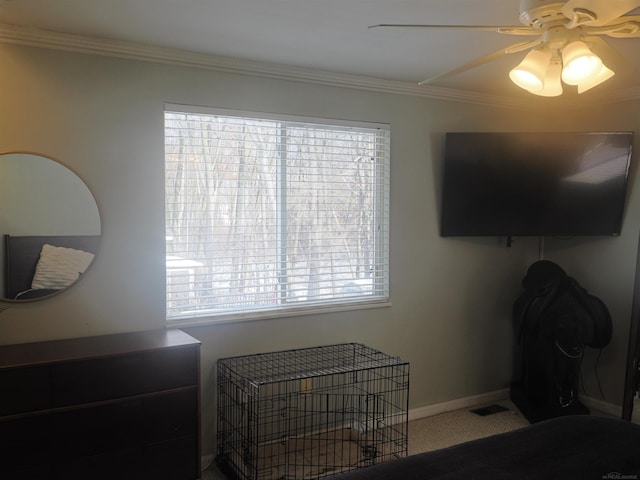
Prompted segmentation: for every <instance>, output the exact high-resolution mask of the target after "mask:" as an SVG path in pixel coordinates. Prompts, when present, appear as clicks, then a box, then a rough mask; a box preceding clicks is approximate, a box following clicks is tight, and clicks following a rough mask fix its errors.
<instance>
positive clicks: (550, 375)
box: [511, 260, 612, 422]
mask: <svg viewBox="0 0 640 480" xmlns="http://www.w3.org/2000/svg"><path fill="white" fill-rule="evenodd" d="M522 286H523V287H524V292H523V293H522V294H521V295H520V297H519V298H518V299H517V300H516V302H515V304H514V309H513V321H514V331H515V335H516V342H515V352H514V353H515V354H514V359H515V366H514V379H513V383H512V385H511V398H512V400H513V401H514V402H515V403H516V405H517V406H518V407H519V408H520V410H521V411H522V413H523V414H524V415H525V416H526V417H527V419H528V420H529V421H531V422H537V421H540V420H543V419H546V418H551V417H556V416H560V415H571V414H581V413H589V412H588V409H587V408H586V407H584V406H583V405H582V404H581V403H580V402H579V401H578V398H577V397H578V389H579V370H580V364H581V362H582V357H583V353H584V348H585V346H589V347H593V348H602V347H604V346H606V345H607V344H608V343H609V341H610V340H611V330H612V324H611V316H610V315H609V311H608V309H607V307H606V306H605V304H604V303H603V302H602V301H601V300H600V299H598V298H596V297H595V296H593V295H591V294H589V293H588V292H587V291H586V290H585V289H584V288H582V287H581V286H580V285H579V284H578V282H577V281H576V280H575V279H574V278H572V277H569V276H568V275H567V274H566V273H565V271H564V270H563V269H562V268H561V267H560V266H558V265H557V264H555V263H553V262H550V261H546V260H541V261H538V262H535V263H533V264H532V265H531V266H530V267H529V269H528V271H527V275H526V276H525V277H524V279H523V280H522Z"/></svg>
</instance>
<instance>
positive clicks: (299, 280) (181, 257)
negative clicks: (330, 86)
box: [165, 106, 389, 321]
mask: <svg viewBox="0 0 640 480" xmlns="http://www.w3.org/2000/svg"><path fill="white" fill-rule="evenodd" d="M165 199H166V232H167V236H166V251H167V267H166V273H167V275H166V279H167V296H166V300H167V318H168V320H169V321H171V320H179V319H194V318H197V317H204V316H207V317H214V320H216V319H224V318H229V317H234V318H235V317H237V316H241V317H247V316H249V317H254V316H273V315H284V314H287V312H295V313H296V314H297V313H302V311H304V310H311V311H317V309H319V308H324V307H340V308H350V307H361V306H367V305H368V306H370V305H375V304H381V303H384V302H386V301H388V295H389V293H388V292H389V280H388V278H389V272H388V270H389V262H388V256H389V255H388V215H389V213H388V212H389V128H388V126H386V125H379V124H355V123H352V122H348V123H345V122H336V121H333V120H332V121H325V120H317V119H313V120H309V119H299V118H290V117H274V116H268V115H262V114H257V115H247V114H246V113H242V114H238V113H237V112H229V111H220V110H210V109H197V108H191V107H190V108H189V111H184V107H179V108H178V107H173V106H167V110H166V111H165Z"/></svg>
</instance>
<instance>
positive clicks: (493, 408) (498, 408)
mask: <svg viewBox="0 0 640 480" xmlns="http://www.w3.org/2000/svg"><path fill="white" fill-rule="evenodd" d="M507 410H509V409H508V408H507V407H503V406H502V405H488V406H486V407H482V408H476V409H474V410H471V412H473V413H475V414H476V415H480V416H481V417H486V416H487V415H493V414H494V413H500V412H505V411H507Z"/></svg>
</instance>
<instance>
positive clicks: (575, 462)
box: [331, 415, 640, 480]
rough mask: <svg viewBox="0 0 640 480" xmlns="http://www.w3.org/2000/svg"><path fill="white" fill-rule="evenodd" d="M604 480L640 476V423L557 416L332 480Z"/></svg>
mask: <svg viewBox="0 0 640 480" xmlns="http://www.w3.org/2000/svg"><path fill="white" fill-rule="evenodd" d="M616 475H617V476H616ZM602 478H640V425H636V424H633V423H629V422H625V421H623V420H617V419H612V418H603V417H594V416H586V415H578V416H568V417H561V418H553V419H550V420H546V421H542V422H539V423H536V424H534V425H530V426H528V427H524V428H521V429H519V430H514V431H512V432H508V433H503V434H500V435H494V436H492V437H488V438H483V439H480V440H474V441H471V442H467V443H463V444H460V445H455V446H453V447H449V448H445V449H442V450H437V451H434V452H426V453H421V454H418V455H411V456H409V457H404V458H400V459H398V460H394V461H391V462H386V463H382V464H379V465H374V466H371V467H366V468H363V469H360V470H354V471H351V472H348V473H344V474H341V475H336V476H334V477H331V480H398V479H402V480H427V479H428V480H462V479H474V480H514V479H518V480H540V479H562V480H588V479H594V480H595V479H602Z"/></svg>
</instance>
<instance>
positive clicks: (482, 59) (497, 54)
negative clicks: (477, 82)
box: [418, 38, 542, 85]
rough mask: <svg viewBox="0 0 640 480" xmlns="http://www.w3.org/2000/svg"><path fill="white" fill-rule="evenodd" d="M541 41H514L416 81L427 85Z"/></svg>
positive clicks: (533, 45) (538, 43) (530, 46)
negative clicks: (446, 70) (514, 42)
mask: <svg viewBox="0 0 640 480" xmlns="http://www.w3.org/2000/svg"><path fill="white" fill-rule="evenodd" d="M541 43H542V38H538V39H536V40H530V41H528V42H520V43H516V44H513V45H510V46H508V47H505V48H501V49H500V50H497V51H495V52H493V53H490V54H488V55H485V56H483V57H480V58H476V59H475V60H473V61H471V62H469V63H466V64H464V65H462V66H460V67H458V68H455V69H453V70H450V71H448V72H445V73H441V74H439V75H436V76H435V77H430V78H427V79H426V80H422V81H421V82H419V83H418V85H427V84H429V83H433V82H435V81H436V80H441V79H443V78H448V77H451V76H453V75H457V74H459V73H462V72H466V71H467V70H471V69H472V68H476V67H479V66H480V65H484V64H485V63H489V62H491V61H493V60H497V59H498V58H500V57H504V56H505V55H511V54H513V53H518V52H521V51H523V50H527V49H529V48H533V47H535V46H537V45H540V44H541Z"/></svg>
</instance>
